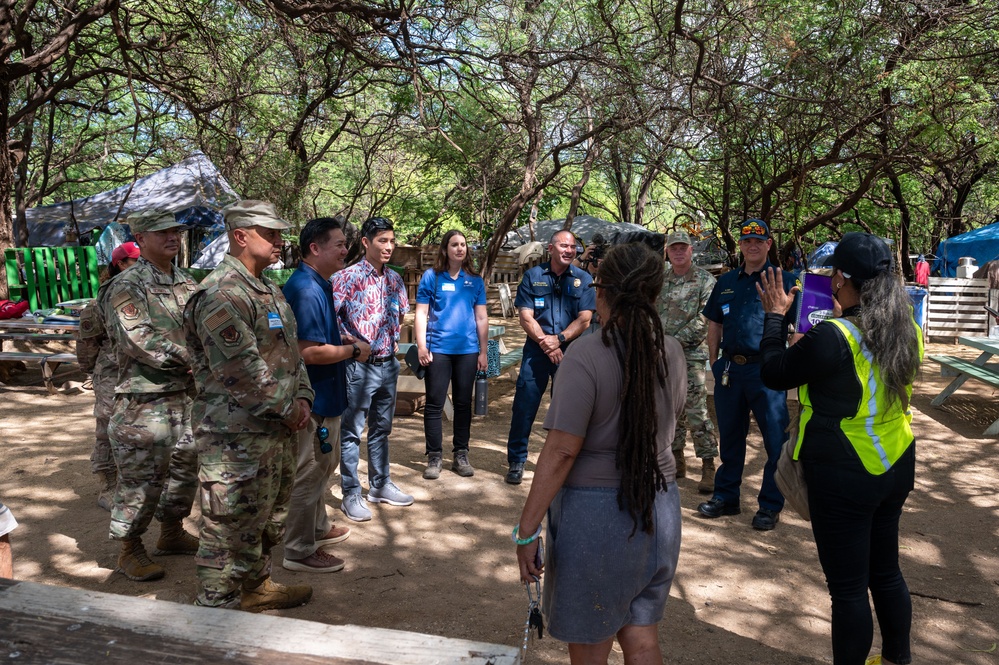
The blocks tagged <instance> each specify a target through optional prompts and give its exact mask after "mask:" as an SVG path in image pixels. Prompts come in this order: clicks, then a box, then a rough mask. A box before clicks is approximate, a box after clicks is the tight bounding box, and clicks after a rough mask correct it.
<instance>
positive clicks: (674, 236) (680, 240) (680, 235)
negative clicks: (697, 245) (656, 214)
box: [666, 231, 694, 247]
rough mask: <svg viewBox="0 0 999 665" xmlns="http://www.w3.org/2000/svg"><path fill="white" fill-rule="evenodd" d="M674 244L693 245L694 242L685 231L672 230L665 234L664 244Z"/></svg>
mask: <svg viewBox="0 0 999 665" xmlns="http://www.w3.org/2000/svg"><path fill="white" fill-rule="evenodd" d="M676 244H684V245H693V244H694V243H692V242H690V236H689V235H688V234H687V232H686V231H673V233H671V234H669V235H668V236H666V246H667V247H669V246H670V245H676Z"/></svg>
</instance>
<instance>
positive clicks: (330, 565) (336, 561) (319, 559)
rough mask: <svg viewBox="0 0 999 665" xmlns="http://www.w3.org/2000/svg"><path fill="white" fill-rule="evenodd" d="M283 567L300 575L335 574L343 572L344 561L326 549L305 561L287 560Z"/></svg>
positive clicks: (319, 550) (306, 558)
mask: <svg viewBox="0 0 999 665" xmlns="http://www.w3.org/2000/svg"><path fill="white" fill-rule="evenodd" d="M281 565H282V566H284V567H285V568H286V569H287V570H297V571H298V572H300V573H335V572H337V571H338V570H343V566H344V561H343V559H340V558H338V557H335V556H333V555H332V554H330V553H329V552H327V551H326V550H324V549H318V550H316V551H315V552H313V553H312V554H311V555H310V556H307V557H305V558H304V559H287V558H286V559H285V560H284V562H283V563H282V564H281Z"/></svg>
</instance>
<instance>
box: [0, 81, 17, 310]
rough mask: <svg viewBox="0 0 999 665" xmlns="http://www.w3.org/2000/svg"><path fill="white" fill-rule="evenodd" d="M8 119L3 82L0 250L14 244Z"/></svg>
mask: <svg viewBox="0 0 999 665" xmlns="http://www.w3.org/2000/svg"><path fill="white" fill-rule="evenodd" d="M9 120H10V85H9V84H8V83H6V81H4V82H3V84H2V85H0V136H2V137H3V140H4V144H3V146H0V250H6V249H7V248H9V247H13V246H14V224H13V219H12V217H11V214H10V212H11V211H10V202H11V200H12V199H13V198H14V162H13V160H12V159H11V155H10V148H9V147H8V146H7V140H8V137H9V135H10V134H9V129H10V128H9V127H8V124H9ZM0 272H2V273H3V276H2V277H0V298H3V299H6V298H7V295H8V293H9V291H8V288H7V271H6V270H3V271H0Z"/></svg>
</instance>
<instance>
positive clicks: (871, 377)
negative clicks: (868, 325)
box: [833, 319, 892, 471]
mask: <svg viewBox="0 0 999 665" xmlns="http://www.w3.org/2000/svg"><path fill="white" fill-rule="evenodd" d="M833 323H835V324H839V325H840V326H841V327H843V328H846V331H847V332H848V333H850V336H851V337H852V338H853V341H854V344H850V348H851V349H852V350H853V351H854V357H856V355H857V351H858V350H859V351H860V353H861V354H863V356H864V360H866V361H867V368H866V369H867V390H865V391H864V393H865V394H866V395H867V417H866V418H864V430H865V431H866V432H867V435H868V436H869V437H871V444H872V445H873V446H874V450H876V451H877V453H878V457H879V458H880V459H881V466H883V467H884V469H885V471H887V470H888V469H890V468H891V465H892V462H891V461H889V460H888V453H886V452H885V449H884V447H883V446H882V445H881V437H880V436H878V434H877V432H875V431H874V418H875V416H877V415H878V399H877V395H878V392H877V391H878V383H877V377H876V376H875V373H874V355H873V354H872V353H871V351H870V349H868V348H867V345H865V344H864V337H863V335H861V334H860V330H858V329H857V326H855V325H853V323H851V322H850V321H847V320H846V319H837V320H836V321H834V322H833ZM861 369H862V368H860V367H856V370H857V378H858V379H860V381H861V384H863V382H864V377H863V376H861ZM857 415H860V414H857ZM854 447H856V444H854Z"/></svg>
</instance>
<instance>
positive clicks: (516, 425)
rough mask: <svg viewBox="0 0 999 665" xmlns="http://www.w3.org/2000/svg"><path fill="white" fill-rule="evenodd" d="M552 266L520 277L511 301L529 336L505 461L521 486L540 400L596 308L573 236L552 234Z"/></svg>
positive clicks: (510, 479)
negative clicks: (577, 265)
mask: <svg viewBox="0 0 999 665" xmlns="http://www.w3.org/2000/svg"><path fill="white" fill-rule="evenodd" d="M548 253H549V254H550V255H551V261H550V262H548V263H542V264H541V265H539V266H535V267H533V268H531V269H530V270H528V271H527V272H525V273H524V277H523V278H522V279H521V280H520V286H518V287H517V299H516V300H515V301H514V304H515V305H516V307H517V309H518V311H519V312H520V327H521V328H523V329H524V332H526V333H527V341H526V342H525V343H524V357H523V360H522V361H521V364H520V376H519V377H517V392H516V394H515V395H514V398H513V416H512V418H511V421H510V436H509V437H508V438H507V443H506V451H507V452H506V457H507V461H508V462H509V463H510V471H509V472H508V473H507V474H506V482H508V483H510V484H511V485H519V484H520V482H521V480H523V477H524V463H525V462H527V442H528V439H529V438H530V436H531V427H532V426H533V425H534V418H535V417H536V416H537V415H538V407H539V406H541V395H542V394H543V393H544V392H545V389H546V388H547V387H548V381H549V379H551V378H552V377H553V376H555V370H557V369H558V365H559V363H561V362H562V354H563V353H564V352H565V349H566V347H567V346H568V345H569V342H571V341H572V340H574V339H576V338H577V337H579V336H580V335H581V334H583V332H584V331H585V330H586V329H587V328H588V327H589V325H590V317H591V316H593V312H594V310H596V308H597V302H596V294H594V292H593V289H591V288H590V283H591V282H592V281H593V279H592V278H591V277H590V275H589V273H587V272H586V271H585V270H583V269H581V268H577V267H576V266H573V265H572V261H573V259H575V258H576V237H575V236H574V235H572V233H571V232H569V231H556V232H555V233H554V234H552V238H551V242H549V243H548Z"/></svg>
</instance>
